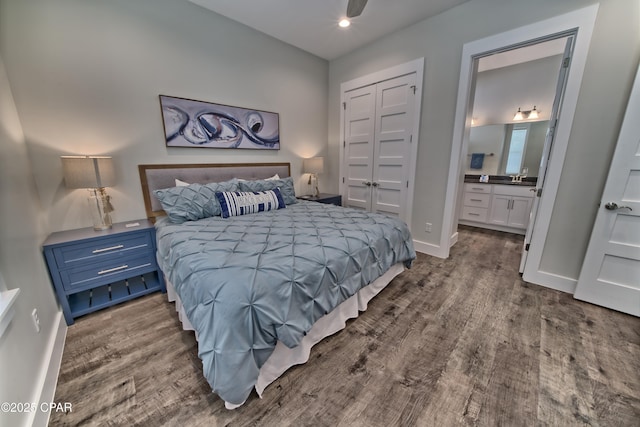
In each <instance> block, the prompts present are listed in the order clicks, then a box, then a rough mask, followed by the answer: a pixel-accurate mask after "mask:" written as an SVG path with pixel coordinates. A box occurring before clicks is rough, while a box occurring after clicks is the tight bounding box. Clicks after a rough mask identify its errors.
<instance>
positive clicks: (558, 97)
mask: <svg viewBox="0 0 640 427" xmlns="http://www.w3.org/2000/svg"><path fill="white" fill-rule="evenodd" d="M574 40H575V37H574V36H569V37H567V41H566V43H565V47H564V54H563V57H562V63H561V65H560V72H559V73H558V82H557V83H556V94H555V98H554V99H553V106H552V107H551V114H550V116H549V129H547V136H546V138H545V141H544V147H543V148H542V158H541V159H540V169H539V170H538V180H537V181H536V188H537V190H538V191H537V193H536V196H535V197H534V198H533V204H532V206H531V214H530V220H529V221H528V224H529V225H528V226H527V231H526V232H525V235H524V244H523V250H522V257H521V258H520V269H519V271H520V273H522V272H524V269H525V264H526V263H527V256H528V255H529V245H530V243H531V238H532V237H533V229H534V227H535V224H536V218H537V215H538V207H539V204H540V196H541V194H542V189H543V187H544V181H545V177H546V175H547V166H548V165H549V156H550V154H551V148H552V146H553V142H554V139H555V136H556V128H557V126H558V120H559V119H560V106H561V105H562V98H563V96H564V90H565V86H566V84H567V76H568V73H569V64H570V63H571V52H572V49H573V43H574ZM525 280H526V277H525Z"/></svg>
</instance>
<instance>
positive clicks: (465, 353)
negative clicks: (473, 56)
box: [51, 228, 640, 426]
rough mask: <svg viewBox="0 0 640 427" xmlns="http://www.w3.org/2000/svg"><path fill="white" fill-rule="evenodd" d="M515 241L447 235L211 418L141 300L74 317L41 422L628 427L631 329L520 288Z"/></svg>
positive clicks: (584, 307)
mask: <svg viewBox="0 0 640 427" xmlns="http://www.w3.org/2000/svg"><path fill="white" fill-rule="evenodd" d="M520 247H521V237H518V236H514V235H510V234H505V233H499V232H493V231H484V230H478V229H473V228H461V230H460V238H459V242H458V243H457V244H456V245H455V246H454V247H453V249H452V253H451V257H450V258H449V259H447V260H441V259H438V258H433V257H429V256H426V255H419V257H418V259H417V260H416V262H415V264H414V267H413V268H412V269H411V270H408V271H406V272H405V273H403V274H402V275H401V276H399V277H398V278H396V279H395V280H394V281H393V282H392V283H391V284H390V285H389V286H388V287H387V288H386V289H385V290H384V291H383V292H382V293H381V294H380V295H378V297H376V299H374V301H373V302H372V303H370V304H369V309H368V310H367V311H366V312H365V313H363V314H362V315H361V316H360V317H359V318H358V319H355V320H353V321H350V323H349V324H348V325H347V329H345V330H344V331H341V332H339V333H337V334H336V335H334V336H332V337H329V338H327V339H325V340H324V341H322V342H321V343H319V344H318V345H316V346H315V347H314V349H313V350H312V353H311V359H310V360H309V362H308V363H307V364H306V365H303V366H300V367H295V368H292V369H290V370H289V371H287V372H286V373H285V374H284V375H283V376H282V377H281V378H280V379H279V380H277V381H276V382H275V383H273V384H272V385H271V386H269V387H268V388H267V390H266V392H265V396H264V398H263V399H259V398H258V397H257V396H255V395H252V396H251V397H250V399H249V401H248V402H247V403H246V404H245V405H244V406H243V407H241V408H240V409H236V410H234V411H227V410H226V409H224V405H223V402H222V401H220V399H218V398H217V397H216V396H214V395H213V394H212V393H211V392H210V389H209V387H208V385H207V383H206V381H205V380H204V379H203V377H202V368H201V363H200V360H199V359H198V357H197V354H196V343H195V339H194V336H193V333H190V332H185V331H182V329H181V327H180V326H179V323H178V321H177V319H176V316H175V312H174V307H173V305H172V304H170V303H168V302H166V298H165V296H164V295H160V294H155V295H151V296H148V297H144V298H141V299H138V300H134V301H130V302H128V303H125V304H122V305H120V306H117V307H113V308H111V309H108V310H104V311H101V312H97V313H94V314H92V315H88V316H85V317H83V318H80V319H78V321H77V322H76V324H74V325H73V326H71V327H70V328H69V331H68V335H67V342H66V347H65V351H64V356H63V361H62V367H61V372H60V377H59V380H58V387H57V391H56V397H55V401H57V402H71V403H72V404H73V411H72V412H71V413H67V414H61V413H60V414H55V413H54V414H53V415H52V418H51V425H153V426H155V425H175V426H199V425H203V426H204V425H206V426H214V425H220V426H223V425H238V426H244V425H255V426H281V425H295V426H394V425H398V426H411V425H417V426H451V425H479V426H498V425H503V426H520V425H522V426H536V425H549V426H569V425H594V426H596V425H600V426H639V425H640V319H638V318H635V317H631V316H628V315H625V314H621V313H618V312H614V311H611V310H607V309H604V308H601V307H597V306H593V305H590V304H586V303H583V302H580V301H576V300H574V299H573V298H572V297H571V296H570V295H568V294H564V293H561V292H556V291H553V290H549V289H546V288H542V287H538V286H535V285H530V284H527V283H524V282H523V281H522V280H521V279H520V277H519V275H518V272H517V266H518V262H519V257H520Z"/></svg>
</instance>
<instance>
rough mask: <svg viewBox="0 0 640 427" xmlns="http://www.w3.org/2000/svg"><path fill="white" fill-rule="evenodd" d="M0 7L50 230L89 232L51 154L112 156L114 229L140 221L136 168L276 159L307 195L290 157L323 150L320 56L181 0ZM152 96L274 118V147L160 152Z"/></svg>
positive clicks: (324, 68)
mask: <svg viewBox="0 0 640 427" xmlns="http://www.w3.org/2000/svg"><path fill="white" fill-rule="evenodd" d="M0 5H1V6H0V53H1V54H2V55H3V57H4V59H5V63H6V68H7V73H8V76H9V81H10V83H11V88H12V89H13V91H14V94H15V98H16V107H17V110H18V114H19V115H20V120H21V121H22V124H23V128H24V134H25V138H26V141H27V146H28V147H29V153H30V158H31V161H32V163H33V169H34V171H35V174H34V177H35V181H36V185H37V188H38V193H39V196H40V201H41V203H42V207H43V209H44V211H45V212H46V213H47V216H48V219H49V221H50V225H51V230H63V229H73V228H77V227H80V226H90V225H92V222H91V217H90V213H89V211H88V208H87V206H86V204H87V201H86V196H87V192H86V191H85V190H81V189H80V190H68V189H67V188H66V187H65V186H64V183H63V178H62V166H61V163H60V160H59V157H60V156H61V155H69V154H90V155H97V154H100V155H111V156H113V158H114V162H115V168H116V173H117V178H118V183H117V184H116V185H115V186H114V187H113V188H109V189H108V192H109V194H110V195H111V196H112V202H113V205H114V207H115V212H114V213H113V220H114V222H117V221H128V220H132V219H137V218H144V217H145V211H144V205H143V203H142V192H141V188H140V180H139V176H138V169H137V165H138V164H141V163H232V162H283V161H288V162H291V165H292V176H293V177H294V179H296V187H297V189H298V191H299V192H301V193H306V192H307V191H310V188H307V184H306V181H305V180H304V179H303V178H301V168H302V158H303V157H312V156H315V155H326V154H327V153H326V147H327V142H326V141H327V92H328V62H327V61H325V60H323V59H320V58H318V57H316V56H313V55H311V54H309V53H306V52H304V51H302V50H300V49H297V48H294V47H292V46H290V45H287V44H284V43H282V42H280V41H278V40H276V39H274V38H271V37H268V36H265V35H264V34H262V33H259V32H258V31H255V30H253V29H251V28H249V27H246V26H244V25H242V24H239V23H237V22H235V21H231V20H229V19H228V18H225V17H223V16H221V15H217V14H216V13H214V12H211V11H209V10H207V9H204V8H202V7H200V6H197V5H195V4H193V3H190V2H187V1H184V0H136V1H129V0H110V1H90V2H87V1H81V0H54V1H50V0H27V1H20V2H16V1H12V0H0ZM159 94H163V95H170V96H177V97H183V98H191V99H197V100H201V101H207V102H214V103H221V104H227V105H232V106H239V107H246V108H252V109H259V110H265V111H272V112H277V113H279V114H280V136H281V149H280V150H279V151H270V150H224V149H205V148H176V147H172V148H167V147H166V146H165V140H164V132H163V126H162V117H161V112H160V106H159V101H158V95H159ZM332 173H334V171H333V170H331V169H329V170H327V171H326V173H325V174H322V175H320V180H321V181H320V188H322V189H327V185H325V182H329V180H337V179H338V178H337V177H336V176H332ZM335 173H336V174H337V171H335Z"/></svg>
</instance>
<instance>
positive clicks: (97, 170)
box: [61, 156, 116, 230]
mask: <svg viewBox="0 0 640 427" xmlns="http://www.w3.org/2000/svg"><path fill="white" fill-rule="evenodd" d="M61 159H62V171H63V173H64V182H65V185H66V187H67V188H86V189H87V190H89V209H90V210H91V216H92V218H93V228H94V230H107V229H109V228H111V224H112V223H111V215H110V212H113V206H112V205H111V196H109V195H108V194H107V192H106V190H105V187H111V186H113V185H114V184H115V183H116V174H115V170H114V167H113V161H112V159H111V157H104V156H62V157H61Z"/></svg>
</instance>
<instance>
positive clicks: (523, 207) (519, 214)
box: [507, 197, 533, 228]
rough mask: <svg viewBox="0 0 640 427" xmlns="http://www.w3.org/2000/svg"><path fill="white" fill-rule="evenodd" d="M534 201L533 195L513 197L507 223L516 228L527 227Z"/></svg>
mask: <svg viewBox="0 0 640 427" xmlns="http://www.w3.org/2000/svg"><path fill="white" fill-rule="evenodd" d="M532 203H533V198H531V197H512V198H511V207H510V209H509V221H508V222H507V225H508V226H509V227H514V228H527V225H529V215H530V214H531V204H532Z"/></svg>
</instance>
